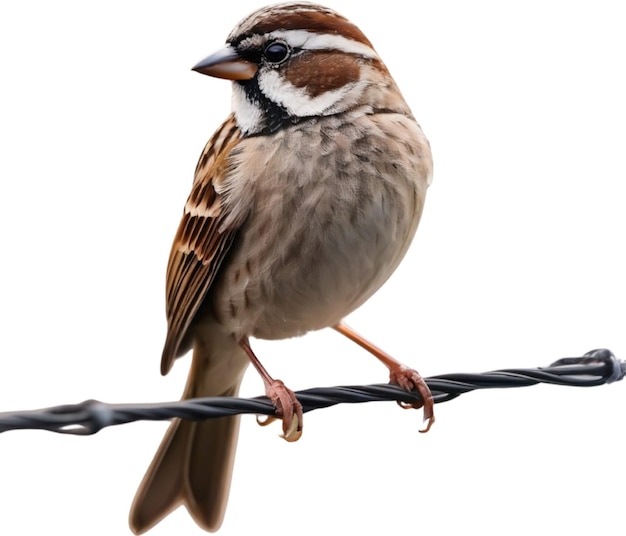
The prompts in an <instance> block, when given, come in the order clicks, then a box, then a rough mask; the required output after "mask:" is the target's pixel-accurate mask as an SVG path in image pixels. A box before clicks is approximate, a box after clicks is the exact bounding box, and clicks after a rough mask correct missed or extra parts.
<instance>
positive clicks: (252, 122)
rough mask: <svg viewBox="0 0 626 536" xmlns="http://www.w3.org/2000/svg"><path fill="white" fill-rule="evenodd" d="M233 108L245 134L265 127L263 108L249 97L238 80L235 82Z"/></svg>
mask: <svg viewBox="0 0 626 536" xmlns="http://www.w3.org/2000/svg"><path fill="white" fill-rule="evenodd" d="M232 110H233V113H234V114H235V119H236V120H237V125H238V126H239V128H240V129H241V130H242V132H243V133H244V134H253V133H255V132H258V131H260V130H261V129H262V128H263V112H262V110H261V109H260V108H259V106H258V105H255V104H253V103H252V102H250V101H249V100H248V99H247V97H246V92H245V91H244V89H243V88H242V87H241V86H240V85H239V84H237V82H233V96H232Z"/></svg>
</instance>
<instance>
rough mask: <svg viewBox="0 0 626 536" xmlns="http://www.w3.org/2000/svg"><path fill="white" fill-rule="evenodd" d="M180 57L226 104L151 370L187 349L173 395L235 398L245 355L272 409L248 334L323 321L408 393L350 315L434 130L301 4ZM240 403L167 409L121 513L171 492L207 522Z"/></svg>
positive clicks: (149, 518)
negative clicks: (190, 414) (220, 411)
mask: <svg viewBox="0 0 626 536" xmlns="http://www.w3.org/2000/svg"><path fill="white" fill-rule="evenodd" d="M193 70H194V71H196V72H198V73H201V74H204V75H208V76H211V77H214V78H221V79H226V80H229V81H230V82H231V85H232V104H231V113H230V114H229V115H228V116H227V118H226V120H225V121H224V123H223V124H222V125H221V126H220V127H219V128H218V129H217V131H216V132H215V134H214V135H213V136H212V137H211V139H210V140H209V142H208V143H207V145H206V146H205V148H204V150H203V151H202V153H201V156H200V158H199V161H198V164H197V167H196V169H195V174H194V179H193V184H192V188H191V193H190V195H189V198H188V200H187V202H186V204H185V207H184V211H183V216H182V220H181V222H180V225H179V227H178V230H177V232H176V235H175V237H174V241H173V245H172V249H171V252H170V257H169V262H168V265H167V274H166V316H167V335H166V340H165V344H164V348H163V354H162V359H161V373H162V374H164V375H165V374H167V373H168V371H169V370H170V369H171V367H172V365H173V363H174V361H175V360H176V359H177V358H179V357H181V356H183V355H185V354H186V353H188V352H189V351H191V350H192V351H193V353H192V363H191V368H190V373H189V377H188V380H187V384H186V387H185V390H184V393H183V399H188V398H194V397H207V396H236V395H237V394H238V391H239V386H240V383H241V381H242V377H243V375H244V372H245V371H246V369H247V367H248V366H249V364H250V363H251V364H252V365H253V367H254V368H255V369H256V370H257V371H258V373H259V374H260V376H261V378H262V380H263V383H264V386H265V393H266V395H267V396H268V397H269V399H270V400H271V401H272V403H273V405H274V407H275V408H276V412H275V415H276V417H275V418H276V419H281V420H282V429H283V437H284V438H285V439H286V440H287V441H295V440H297V439H298V438H299V437H300V435H301V433H302V423H303V416H302V406H301V404H300V403H299V402H298V400H297V398H296V396H295V394H294V392H293V391H292V390H290V389H289V388H288V387H287V386H286V385H285V384H284V383H283V382H282V381H281V380H279V379H275V378H273V377H272V376H271V375H270V374H269V372H268V371H267V370H266V369H265V367H264V366H263V365H262V364H261V361H260V360H259V358H258V357H257V356H256V354H255V353H254V351H253V349H252V346H251V342H250V339H251V338H257V339H267V340H276V339H286V338H291V337H297V336H301V335H304V334H305V333H307V332H309V331H313V330H320V329H323V328H333V329H335V330H336V331H338V332H339V333H341V334H342V335H345V336H346V337H348V338H349V339H351V340H353V341H354V342H356V343H357V344H359V345H360V346H362V347H363V348H365V349H366V350H368V351H369V352H371V353H372V354H373V355H374V356H376V357H377V358H378V359H379V360H380V361H381V362H382V363H383V364H384V365H386V366H387V368H388V369H389V377H390V381H391V382H393V383H397V384H399V385H400V386H401V387H403V388H404V389H406V390H417V391H418V392H419V394H420V395H421V399H422V402H421V403H416V404H413V405H411V407H415V408H420V407H423V411H424V421H425V422H426V423H427V424H426V426H425V429H424V430H422V431H426V430H428V428H429V427H430V425H431V424H432V423H433V422H434V412H433V398H432V395H431V393H430V391H429V389H428V387H427V385H426V383H425V382H424V380H423V379H422V378H421V376H420V375H419V374H418V373H417V372H416V371H415V370H413V369H411V368H409V367H407V366H406V365H403V364H402V363H400V362H399V361H397V360H396V359H394V358H393V357H391V356H390V355H389V354H387V353H386V352H384V351H383V350H382V349H380V348H378V347H377V346H375V345H374V344H372V343H371V342H369V341H368V340H367V339H365V337H363V336H362V335H360V334H358V333H357V332H356V331H354V330H353V329H352V328H350V327H349V326H348V325H347V324H346V323H345V322H344V318H345V317H346V316H347V315H348V314H349V313H351V312H352V311H354V310H355V309H357V308H358V307H359V306H361V305H362V304H363V303H365V302H366V301H367V300H368V299H369V298H370V297H371V296H372V295H373V294H374V293H375V292H376V291H377V290H378V289H379V288H380V287H381V286H382V284H383V283H384V282H385V281H386V280H387V279H388V278H389V277H390V276H391V274H392V273H393V272H394V270H395V269H396V268H397V266H398V265H399V263H400V261H401V260H402V258H403V257H404V255H405V253H406V252H407V249H408V248H409V245H410V243H411V241H412V239H413V237H414V234H415V232H416V229H417V226H418V222H419V220H420V217H421V214H422V210H423V206H424V200H425V196H426V191H427V188H428V186H429V184H430V183H431V180H432V175H433V162H432V155H431V149H430V144H429V142H428V140H427V138H426V137H425V135H424V133H423V132H422V129H421V128H420V126H419V124H418V123H417V122H416V120H415V118H414V116H413V114H412V112H411V110H410V108H409V106H408V105H407V103H406V102H405V100H404V98H403V96H402V94H401V92H400V90H399V89H398V86H397V85H396V83H395V81H394V79H393V78H392V76H391V75H390V73H389V71H388V69H387V67H386V66H385V64H384V63H383V61H382V60H381V58H380V57H379V55H378V53H377V52H376V50H375V49H374V47H373V45H372V44H371V42H370V41H369V40H368V39H367V37H365V35H364V34H363V32H361V30H360V29H359V28H358V27H357V26H356V25H355V24H353V23H352V22H351V21H350V20H348V19H347V18H345V17H343V16H342V15H340V14H338V13H337V12H335V11H334V10H332V9H329V8H326V7H324V6H321V5H318V4H314V3H307V2H297V1H296V2H293V1H291V2H286V3H280V4H275V5H270V6H267V7H263V8H261V9H258V10H257V11H255V12H253V13H252V14H250V15H248V16H247V17H245V18H244V19H243V20H241V22H239V23H238V24H237V25H236V26H235V27H234V29H233V30H232V31H231V33H230V34H229V35H228V38H227V39H226V44H225V46H224V47H223V48H221V49H220V50H218V51H217V52H215V53H214V54H212V55H210V56H208V57H207V58H205V59H204V60H202V61H200V62H199V63H198V64H197V65H195V67H193ZM238 431H239V417H238V416H232V417H221V418H218V419H209V420H205V421H191V420H183V419H175V420H173V422H172V423H171V424H170V426H169V428H168V430H167V432H166V435H165V437H164V439H163V441H162V443H161V445H160V447H159V448H158V450H157V453H156V455H155V456H154V459H153V461H152V463H151V465H150V466H149V468H148V470H147V472H146V475H145V477H144V478H143V481H142V482H141V484H140V486H139V489H138V491H137V494H136V496H135V499H134V501H133V504H132V507H131V512H130V516H129V523H130V527H131V530H132V531H133V532H134V533H136V534H141V533H143V532H145V531H147V530H149V529H150V528H152V527H153V526H154V525H155V524H157V523H158V522H159V521H161V520H162V519H163V518H164V517H165V516H167V515H168V514H169V513H170V512H171V511H173V510H174V509H176V508H177V507H178V506H180V505H184V506H186V508H187V510H188V511H189V513H190V515H191V516H192V518H193V519H194V521H195V522H196V523H197V524H198V525H199V526H200V527H201V528H202V529H204V530H206V531H209V532H215V531H217V530H218V529H219V528H220V526H221V524H222V522H223V519H224V513H225V509H226V503H227V500H228V495H229V490H230V481H231V475H232V469H233V463H234V456H235V449H236V445H237V436H238Z"/></svg>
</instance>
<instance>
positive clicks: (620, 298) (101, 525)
mask: <svg viewBox="0 0 626 536" xmlns="http://www.w3.org/2000/svg"><path fill="white" fill-rule="evenodd" d="M409 5H412V6H413V7H412V8H411V10H410V11H408V9H409V8H408V7H407V6H409ZM257 7H260V4H259V3H258V0H255V1H239V2H219V3H218V2H211V1H209V0H204V1H202V2H200V1H194V2H192V1H188V2H184V3H183V2H180V3H174V2H156V1H150V2H148V1H143V2H140V1H137V2H122V1H110V2H69V1H58V2H44V1H32V2H21V3H18V2H3V3H2V4H1V5H0V77H1V83H0V242H1V245H2V254H1V255H2V257H1V258H0V262H1V265H0V317H1V318H0V320H1V321H0V330H1V331H0V342H1V345H2V355H1V357H0V359H1V361H0V411H9V410H20V409H32V408H38V407H44V406H51V405H56V404H62V403H72V402H79V401H81V400H84V399H87V398H96V399H99V400H103V401H108V402H148V401H154V402H157V401H164V400H173V399H177V398H178V397H179V396H180V392H181V390H182V387H183V384H184V381H185V378H186V374H187V367H188V364H189V360H188V358H186V359H184V360H181V362H179V363H178V364H177V366H176V367H175V368H174V370H173V371H172V373H171V374H170V375H169V376H167V377H166V378H162V377H161V376H160V374H159V359H160V351H161V345H162V343H163V339H164V335H165V320H164V312H163V309H164V289H163V287H164V278H165V276H164V272H165V266H166V262H167V256H168V253H169V248H170V243H171V239H172V237H173V235H174V232H175V230H176V226H177V225H178V220H179V217H180V215H181V212H182V207H183V204H184V202H185V199H186V197H187V194H188V191H189V188H190V184H191V180H192V174H193V170H194V167H195V164H196V159H197V157H198V155H199V153H200V151H201V149H202V147H203V146H204V143H205V142H206V140H207V139H208V138H209V136H210V135H211V134H212V132H213V131H214V129H215V128H217V126H218V125H219V124H220V122H221V121H222V120H223V119H224V118H225V116H226V114H227V113H228V110H229V106H230V101H229V94H230V87H229V84H228V83H227V82H225V81H220V80H214V79H210V78H207V77H203V76H200V75H198V74H196V73H193V72H191V71H190V67H191V66H192V65H194V64H195V63H196V62H197V61H198V60H200V59H202V58H203V57H205V56H206V55H208V54H209V53H211V52H212V51H213V50H215V49H217V48H219V47H220V46H221V44H222V43H223V41H224V39H225V37H226V35H227V34H228V32H229V31H230V29H231V28H232V27H233V25H234V24H235V23H236V22H237V21H238V20H239V19H241V18H242V17H243V16H245V15H247V14H248V13H249V12H250V11H252V10H254V9H256V8H257ZM332 7H334V8H336V9H337V10H338V11H340V12H342V13H343V14H345V15H346V16H348V17H349V18H351V19H352V20H353V21H355V22H356V23H357V24H358V25H359V26H360V27H361V28H362V29H363V31H364V32H365V33H366V35H368V37H369V38H370V39H371V40H372V42H373V43H374V45H375V46H376V48H377V50H378V51H379V53H380V54H381V56H382V57H383V59H384V60H385V62H386V63H387V65H388V67H389V68H390V70H391V72H392V74H393V75H394V76H395V78H396V80H397V81H398V83H399V85H400V87H401V88H402V90H403V92H404V95H405V97H406V99H407V101H408V102H409V103H410V105H411V106H412V108H413V111H414V113H415V115H416V117H417V118H418V120H419V122H420V123H421V125H422V127H423V129H424V131H425V132H426V134H427V135H428V137H429V138H430V141H431V144H432V147H433V154H434V157H435V172H436V173H435V181H434V184H433V186H432V188H431V189H430V192H429V196H428V199H427V203H426V209H425V212H424V216H423V219H422V223H421V226H420V229H419V231H418V233H417V238H416V240H415V242H414V244H413V247H412V249H411V250H410V252H409V254H408V256H407V257H406V260H405V261H404V263H403V265H402V266H401V268H400V269H399V270H398V271H397V273H396V274H395V275H394V277H393V278H392V279H391V280H390V281H389V282H388V284H387V285H386V286H385V287H384V288H383V289H382V290H381V291H380V292H379V293H378V294H377V295H376V296H375V297H374V298H372V299H371V300H370V302H368V303H367V304H366V305H365V306H363V307H362V308H361V309H360V310H359V311H357V312H356V313H355V314H353V315H352V317H351V318H350V319H349V322H350V323H351V324H352V325H353V327H355V328H356V329H358V330H359V331H361V332H363V333H365V334H367V336H368V337H370V338H371V339H372V340H373V341H375V342H377V343H378V344H379V345H380V346H382V347H383V348H385V349H387V350H388V351H389V352H391V353H392V354H393V355H395V356H397V357H398V358H399V359H401V360H403V361H405V362H407V363H410V364H411V365H413V366H415V367H416V368H417V369H418V370H419V371H420V372H421V373H422V374H423V375H425V376H429V375H435V374H442V373H448V372H462V371H467V372H470V371H475V372H479V371H484V370H491V369H496V368H506V367H534V366H542V365H548V364H550V363H551V362H552V361H554V360H556V359H558V358H560V357H563V356H577V355H581V354H582V353H584V352H586V351H587V350H590V349H592V348H596V347H608V348H610V349H612V350H613V351H614V352H615V354H616V355H617V356H618V357H620V358H622V359H626V339H625V333H624V321H625V313H624V305H625V302H626V283H625V279H626V276H625V274H626V258H625V255H624V242H625V241H624V233H625V231H626V211H625V210H624V199H625V195H624V193H625V184H626V182H625V181H626V160H625V158H624V153H625V147H626V134H625V125H626V105H625V102H626V99H625V97H624V96H625V95H626V81H625V78H624V77H625V69H624V52H625V51H626V33H625V32H624V23H625V20H624V15H623V12H622V6H621V5H620V3H619V2H603V1H594V2H554V1H553V2H550V1H547V2H546V1H541V2H539V1H525V2H515V3H512V2H486V1H474V2H465V1H456V2H455V1H448V2H447V1H436V2H435V1H432V2H426V1H420V2H414V3H411V4H408V3H406V2H399V1H391V0H387V1H385V2H384V3H381V2H359V3H357V2H347V1H340V0H336V1H334V2H333V3H332ZM255 348H256V350H257V353H258V354H259V355H260V356H261V358H262V360H263V362H264V363H265V365H266V366H267V368H268V369H269V370H270V371H271V372H272V373H273V374H274V375H275V376H276V377H279V378H282V379H283V380H285V382H286V383H287V384H288V385H289V386H290V387H292V388H293V389H303V388H306V387H313V386H331V385H340V384H361V383H377V382H382V381H385V380H386V372H385V370H384V368H383V367H381V366H380V365H379V364H378V363H377V362H376V361H375V359H373V358H371V357H370V356H369V355H367V354H366V353H365V352H363V351H362V350H360V349H359V348H357V347H356V346H355V345H352V344H351V343H350V342H348V341H347V340H343V339H342V338H341V337H340V336H339V335H338V334H336V333H334V332H332V331H329V330H327V331H324V332H319V333H312V334H309V335H307V336H306V337H304V338H301V339H297V340H290V341H284V342H272V343H264V342H257V343H256V344H255ZM242 394H243V395H244V396H255V395H258V394H262V384H261V382H260V380H259V379H258V377H256V375H255V374H254V373H253V372H250V373H249V374H248V376H247V377H246V380H245V384H244V386H243V391H242ZM625 400H626V384H624V383H622V384H619V383H618V384H614V385H611V386H608V387H605V386H603V387H598V388H593V389H586V390H585V389H575V388H564V387H555V386H540V387H534V388H527V389H519V390H506V391H491V392H478V393H474V394H469V395H466V396H463V397H462V398H460V399H458V400H456V401H454V402H450V403H448V404H443V405H441V406H437V408H436V410H437V423H436V425H435V426H434V427H433V429H432V431H431V432H430V433H429V434H426V435H422V434H419V433H418V429H419V427H420V424H421V414H420V413H418V412H409V411H401V410H400V409H398V408H396V407H395V405H394V404H391V403H390V404H368V405H361V406H341V407H337V408H333V409H328V410H324V411H318V412H314V413H311V414H308V415H306V418H305V433H304V436H303V438H302V439H301V441H299V442H298V443H296V444H287V443H286V442H284V441H282V440H280V439H279V438H278V433H279V426H278V425H274V426H273V427H270V428H265V429H262V428H259V427H257V426H256V424H255V422H254V419H253V418H252V417H247V418H244V419H243V424H242V430H241V435H240V448H239V451H238V457H237V462H236V467H235V474H234V481H233V488H232V493H231V498H230V504H229V509H228V512H227V515H226V520H225V523H224V525H223V528H222V531H221V534H222V536H227V535H241V534H252V533H254V534H260V535H265V534H267V535H269V534H271V535H272V536H274V535H286V534H304V535H308V534H339V533H359V534H364V535H369V534H372V535H373V534H399V533H401V532H405V533H408V534H414V533H418V531H419V532H420V533H424V534H428V533H435V532H436V533H440V534H452V533H455V532H457V533H459V532H463V533H471V534H478V533H479V534H486V535H491V534H493V535H496V534H497V535H499V534H503V533H505V534H527V533H529V532H532V533H539V534H547V533H559V534H582V533H588V532H589V531H593V533H594V534H603V535H612V534H623V525H624V521H623V515H622V514H623V494H622V493H621V491H619V490H621V489H622V488H623V483H624V481H625V479H626V469H625V468H624V464H623V463H621V461H622V458H623V450H624V445H625V442H626V439H624V438H625V437H626V419H624V411H623V408H624V401H625ZM165 428H166V424H165V423H138V424H131V425H126V426H122V427H117V428H115V429H107V430H105V431H102V432H101V433H99V434H97V435H96V436H93V437H87V438H80V437H63V436H58V435H54V434H52V433H46V432H36V431H20V432H9V433H6V434H3V435H1V436H0V509H1V510H0V533H2V534H12V535H35V534H50V533H64V534H67V535H83V534H90V535H112V534H121V535H124V534H130V532H129V530H128V528H127V513H128V508H129V506H130V502H131V500H132V498H133V495H134V492H135V489H136V486H137V484H138V483H139V481H140V480H141V477H142V476H143V473H144V470H145V469H146V467H147V465H148V463H149V461H150V459H151V457H152V454H153V452H154V450H155V449H156V447H157V445H158V443H159V441H160V439H161V436H162V433H163V431H164V430H165ZM614 490H617V491H614ZM151 534H152V535H154V536H157V535H165V534H177V535H182V534H186V535H187V534H188V535H200V534H201V531H200V529H198V528H197V527H196V526H195V525H194V524H193V522H192V521H191V520H190V518H189V517H188V516H187V514H186V512H185V511H184V509H180V510H178V511H177V512H176V513H175V514H174V515H172V516H170V517H169V518H167V519H166V520H165V521H164V522H162V523H161V524H160V525H158V526H157V527H156V528H155V529H154V530H153V531H152V533H151Z"/></svg>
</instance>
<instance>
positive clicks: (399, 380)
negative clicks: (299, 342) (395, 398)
mask: <svg viewBox="0 0 626 536" xmlns="http://www.w3.org/2000/svg"><path fill="white" fill-rule="evenodd" d="M333 328H334V329H335V330H337V331H338V332H339V333H341V334H342V335H345V336H346V337H348V339H350V340H351V341H354V342H356V343H357V344H358V345H359V346H361V348H365V349H366V350H367V351H368V352H370V353H371V354H372V355H374V356H376V357H377V358H378V359H379V360H380V361H382V363H383V364H384V365H385V366H386V367H387V368H388V369H389V381H390V382H391V383H395V384H397V385H399V386H400V387H402V388H403V389H405V390H406V391H413V389H416V390H417V392H418V393H419V394H420V396H421V397H422V400H423V401H424V402H423V403H422V402H418V403H415V404H404V403H401V402H398V404H399V405H400V406H401V407H403V408H405V409H408V408H415V409H419V408H421V407H423V408H424V422H426V426H425V428H424V429H423V430H420V432H428V430H430V427H431V426H432V425H433V423H434V422H435V412H434V401H433V395H432V394H431V392H430V389H429V388H428V385H426V382H425V381H424V379H423V378H422V377H421V376H420V375H419V373H418V372H417V371H416V370H413V369H411V368H409V367H407V366H406V365H403V364H402V363H400V362H399V361H397V360H395V359H394V358H393V357H391V356H390V355H389V354H388V353H387V352H384V351H383V350H381V349H380V348H378V346H375V345H373V344H372V343H371V342H369V341H368V340H367V339H365V338H363V337H362V336H361V335H359V334H358V333H356V332H355V331H354V330H353V329H352V328H350V327H349V326H347V325H346V324H344V323H343V322H340V323H339V324H337V325H336V326H333Z"/></svg>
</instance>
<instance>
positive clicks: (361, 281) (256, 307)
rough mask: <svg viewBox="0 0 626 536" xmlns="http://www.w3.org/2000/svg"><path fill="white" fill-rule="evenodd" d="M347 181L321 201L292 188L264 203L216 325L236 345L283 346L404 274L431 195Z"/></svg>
mask: <svg viewBox="0 0 626 536" xmlns="http://www.w3.org/2000/svg"><path fill="white" fill-rule="evenodd" d="M347 180H348V181H349V183H348V184H343V185H342V186H343V188H342V190H343V191H336V190H332V189H324V190H323V191H325V194H326V195H323V196H321V197H320V196H319V195H317V196H316V195H313V192H312V191H308V190H309V189H307V188H306V187H297V188H293V189H290V188H289V187H286V189H284V190H282V196H281V200H280V202H279V203H278V202H275V201H276V200H272V199H266V200H265V201H263V202H260V203H259V204H258V205H257V207H256V210H255V212H254V213H253V214H251V215H250V217H249V219H248V221H247V222H246V224H245V225H244V227H243V229H242V232H241V235H240V237H239V240H237V244H236V245H235V246H234V250H233V252H232V257H230V259H229V261H228V266H229V268H228V270H227V271H226V272H225V273H224V278H223V279H222V281H221V282H220V284H219V285H218V288H217V289H216V290H217V293H216V301H215V305H216V309H217V310H218V318H219V319H220V321H221V322H222V323H223V324H224V325H225V326H226V328H227V329H228V330H229V331H231V332H232V333H234V334H235V335H236V336H237V337H241V336H244V335H252V336H255V337H258V338H263V339H282V338H288V337H294V336H297V335H302V334H304V333H306V332H307V331H310V330H316V329H321V328H324V327H328V326H332V325H334V324H336V323H338V322H339V321H340V320H341V319H342V318H344V317H345V316H346V315H348V314H349V313H350V312H352V311H353V310H354V309H356V308H357V307H359V306H360V305H361V304H362V303H363V302H365V301H366V300H367V299H368V298H369V297H370V296H371V295H372V294H373V293H374V292H376V290H378V288H379V287H380V286H381V285H382V284H383V283H384V282H385V281H386V280H387V279H388V277H389V276H390V275H391V274H392V273H393V271H394V270H395V269H396V267H397V266H398V264H399V263H400V261H401V259H402V257H403V256H404V254H405V253H406V250H407V248H408V246H409V244H410V242H411V239H412V238H413V235H414V233H415V230H416V227H417V223H418V221H419V216H420V213H421V208H422V202H423V195H420V193H419V192H418V191H417V190H416V189H415V187H414V185H413V184H412V182H411V181H408V180H400V181H398V180H397V178H396V180H393V181H385V180H382V179H380V178H379V177H369V178H368V177H362V176H361V177H356V178H353V179H347ZM367 180H369V183H368V182H366V181H367ZM318 186H319V185H318ZM314 189H316V188H314Z"/></svg>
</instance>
